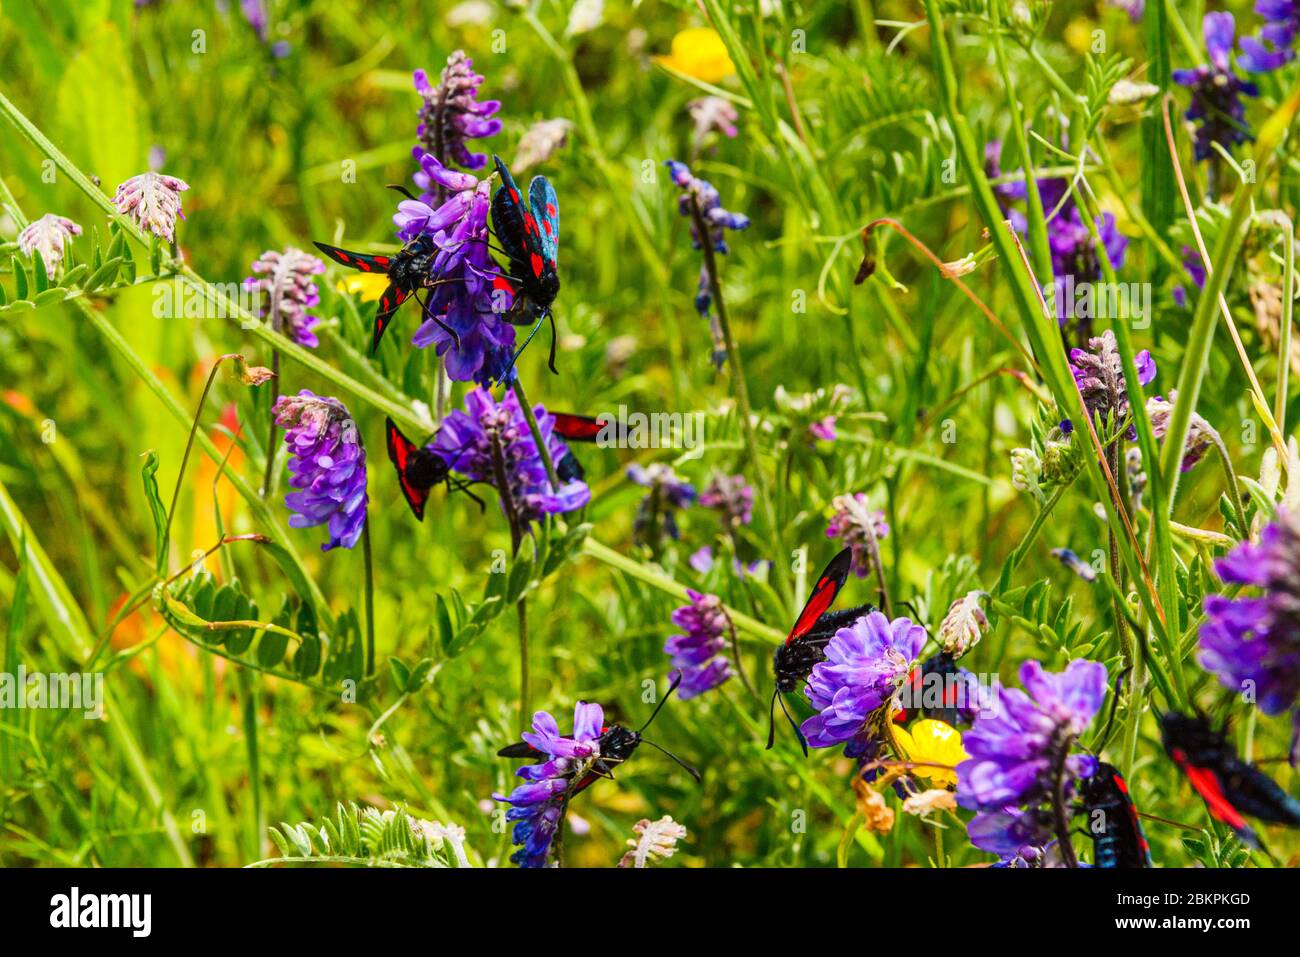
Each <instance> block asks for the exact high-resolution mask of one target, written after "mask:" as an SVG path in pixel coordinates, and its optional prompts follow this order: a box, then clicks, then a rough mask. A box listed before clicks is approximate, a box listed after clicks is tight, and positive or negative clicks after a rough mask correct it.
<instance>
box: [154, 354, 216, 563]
mask: <svg viewBox="0 0 1300 957" xmlns="http://www.w3.org/2000/svg"><path fill="white" fill-rule="evenodd" d="M229 358H231V357H230V356H229V355H225V356H221V357H220V358H219V359H217V361H216V362H214V363H212V369H211V371H210V372H208V379H207V381H206V382H204V383H203V392H202V393H200V395H199V406H198V408H197V409H195V410H194V419H193V421H192V422H191V423H190V434H189V438H187V439H186V440H185V452H184V454H183V455H181V467H180V469H178V470H177V472H176V488H175V489H173V490H172V501H171V505H169V506H168V507H167V527H166V528H165V529H164V530H163V541H162V549H161V551H160V552H159V554H158V568H157V572H158V575H159V577H161V576H162V574H163V572H164V570H165V569H166V567H167V553H168V551H169V550H170V545H171V532H172V519H173V518H174V517H175V515H176V503H177V501H178V500H179V499H180V497H181V480H182V479H184V478H185V468H186V466H187V465H189V464H190V451H191V450H192V449H193V448H194V434H195V433H196V432H197V431H198V430H199V419H200V418H201V417H202V416H203V407H204V405H206V404H207V401H208V392H210V391H211V390H212V382H213V380H214V379H216V377H217V370H218V369H220V368H221V363H223V362H225V361H226V360H227V359H229Z"/></svg>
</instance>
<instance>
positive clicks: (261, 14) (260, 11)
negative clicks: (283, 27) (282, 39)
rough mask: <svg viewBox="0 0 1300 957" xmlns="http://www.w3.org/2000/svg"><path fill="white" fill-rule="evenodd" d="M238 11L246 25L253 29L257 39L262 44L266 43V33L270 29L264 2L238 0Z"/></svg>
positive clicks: (268, 16)
mask: <svg viewBox="0 0 1300 957" xmlns="http://www.w3.org/2000/svg"><path fill="white" fill-rule="evenodd" d="M239 11H240V13H242V14H243V15H244V19H245V20H247V21H248V25H249V26H250V27H252V28H253V32H254V33H256V34H257V38H258V39H259V40H261V41H262V42H263V43H265V42H266V38H267V31H268V29H269V27H270V15H269V14H268V13H267V9H266V0H239Z"/></svg>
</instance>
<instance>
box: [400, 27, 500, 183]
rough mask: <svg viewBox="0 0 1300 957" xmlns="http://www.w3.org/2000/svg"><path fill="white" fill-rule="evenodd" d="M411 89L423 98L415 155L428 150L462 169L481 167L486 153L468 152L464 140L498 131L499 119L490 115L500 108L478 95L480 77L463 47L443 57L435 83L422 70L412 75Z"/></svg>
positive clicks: (494, 133)
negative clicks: (442, 65)
mask: <svg viewBox="0 0 1300 957" xmlns="http://www.w3.org/2000/svg"><path fill="white" fill-rule="evenodd" d="M412 78H413V79H414V81H415V92H417V93H419V94H420V96H422V97H423V98H424V104H423V105H422V106H421V107H420V112H419V118H420V125H419V127H418V128H417V129H416V131H415V135H416V138H417V139H418V140H419V141H420V145H419V146H417V147H416V148H415V157H416V159H419V158H420V156H421V154H423V153H432V154H434V155H435V156H439V157H441V158H442V159H444V160H447V161H449V162H453V163H455V164H457V165H458V166H463V167H464V168H465V169H482V168H483V167H484V166H486V165H487V155H486V154H484V153H471V152H470V151H469V149H468V147H467V145H466V140H476V139H483V138H484V137H488V136H496V134H498V133H500V132H501V121H500V120H499V119H494V118H493V116H494V114H495V113H496V112H497V110H499V109H501V102H500V101H499V100H483V101H480V100H479V99H478V88H479V87H480V86H481V85H482V84H483V79H484V78H483V77H482V76H480V75H479V74H477V73H475V72H474V63H473V61H472V60H470V58H469V57H467V56H466V55H465V52H464V51H463V50H457V51H455V52H454V53H452V55H451V56H449V57H447V65H446V66H445V67H443V70H442V75H441V77H440V78H439V80H438V85H437V86H434V85H433V84H431V83H430V82H429V75H428V74H427V73H425V71H424V70H416V71H415V73H414V74H413V75H412Z"/></svg>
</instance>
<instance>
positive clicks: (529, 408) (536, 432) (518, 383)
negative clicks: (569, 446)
mask: <svg viewBox="0 0 1300 957" xmlns="http://www.w3.org/2000/svg"><path fill="white" fill-rule="evenodd" d="M511 388H512V389H513V390H514V393H515V398H516V399H518V400H519V408H520V409H521V410H522V411H523V413H524V421H525V422H527V423H528V432H529V434H530V435H532V437H533V443H534V444H535V445H536V446H537V454H538V456H540V458H541V460H542V465H543V466H544V467H545V468H546V478H547V480H548V481H549V482H550V483H551V491H553V492H556V491H559V488H560V477H559V476H558V475H557V474H556V472H555V462H553V461H552V460H551V450H550V449H549V448H547V445H546V442H545V441H544V439H543V437H542V427H541V426H540V425H538V424H537V416H536V415H534V414H533V404H532V403H531V402H529V401H528V393H527V392H526V391H525V390H524V384H523V380H522V379H520V377H519V376H518V375H516V376H515V381H514V383H513V384H512V385H511Z"/></svg>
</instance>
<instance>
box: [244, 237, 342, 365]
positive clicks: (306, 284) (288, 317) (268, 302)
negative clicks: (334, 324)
mask: <svg viewBox="0 0 1300 957" xmlns="http://www.w3.org/2000/svg"><path fill="white" fill-rule="evenodd" d="M252 268H253V275H251V276H249V277H248V278H247V279H245V280H244V286H245V288H247V289H253V290H256V291H257V294H258V301H259V305H260V315H261V317H262V318H263V319H264V320H265V319H269V321H270V322H271V323H272V324H273V325H274V326H275V327H276V328H278V329H280V330H281V331H282V332H283V333H284V334H285V335H286V336H288V337H289V338H290V339H292V340H293V341H294V342H296V343H298V345H300V346H306V347H307V348H308V349H315V348H316V347H317V346H319V345H320V340H319V339H317V338H316V334H315V333H314V332H312V327H313V326H314V325H316V323H317V322H319V321H320V319H319V317H317V316H313V315H311V314H309V313H308V312H307V310H308V309H311V308H313V307H315V306H318V305H320V290H318V289H317V288H316V279H315V277H316V276H318V275H320V274H321V273H323V272H324V271H325V263H324V262H323V261H322V260H320V259H318V258H316V257H315V256H311V255H308V254H307V253H305V252H303V251H302V250H301V249H295V248H294V247H292V246H290V247H288V248H287V249H285V251H284V252H282V253H281V252H276V251H275V250H267V251H266V252H264V253H262V255H261V256H260V257H259V258H258V259H257V260H256V261H254V263H253V267H252Z"/></svg>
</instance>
